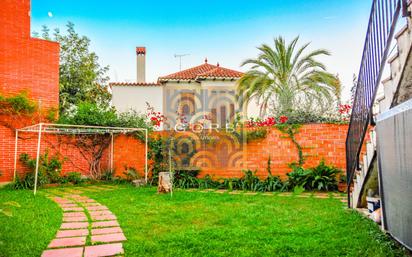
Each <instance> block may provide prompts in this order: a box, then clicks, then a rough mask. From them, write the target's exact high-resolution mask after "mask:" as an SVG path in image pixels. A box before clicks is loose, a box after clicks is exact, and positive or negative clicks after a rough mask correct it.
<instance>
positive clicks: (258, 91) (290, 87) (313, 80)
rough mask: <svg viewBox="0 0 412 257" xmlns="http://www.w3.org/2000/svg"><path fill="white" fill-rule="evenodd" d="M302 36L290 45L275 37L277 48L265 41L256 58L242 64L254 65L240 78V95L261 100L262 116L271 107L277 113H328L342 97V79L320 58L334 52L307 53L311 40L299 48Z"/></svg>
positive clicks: (259, 102) (316, 51) (317, 51)
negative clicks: (328, 69)
mask: <svg viewBox="0 0 412 257" xmlns="http://www.w3.org/2000/svg"><path fill="white" fill-rule="evenodd" d="M298 40H299V37H296V38H295V39H294V40H292V42H290V43H289V44H288V45H286V42H285V40H284V39H283V38H282V37H278V38H275V40H274V43H275V45H274V46H275V47H274V49H272V48H271V47H270V46H269V45H267V44H263V45H262V46H260V47H258V49H259V51H260V53H259V55H258V57H257V58H256V59H248V60H246V61H245V62H243V63H242V66H244V65H252V66H251V69H250V70H249V71H248V72H246V73H245V75H244V76H243V77H242V78H241V79H240V80H239V81H238V95H239V96H243V100H244V102H246V103H247V102H249V101H250V100H252V99H254V100H257V102H258V104H259V106H260V116H262V117H263V116H265V115H266V113H267V110H268V109H269V107H273V108H274V112H275V113H276V114H287V113H290V112H291V111H294V110H298V109H304V110H305V111H312V112H324V111H325V110H327V109H328V108H330V107H331V104H332V103H333V102H334V101H336V100H339V98H340V90H341V86H340V82H339V79H338V78H337V77H336V76H334V75H332V74H331V73H328V72H327V71H326V67H325V65H324V64H322V63H321V62H319V61H317V60H316V58H317V57H320V56H325V55H330V53H329V52H328V51H326V50H323V49H319V50H315V51H312V52H309V53H307V54H305V50H306V49H307V47H308V46H309V44H310V43H307V44H305V45H303V46H302V47H300V48H297V42H298Z"/></svg>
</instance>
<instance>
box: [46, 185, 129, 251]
mask: <svg viewBox="0 0 412 257" xmlns="http://www.w3.org/2000/svg"><path fill="white" fill-rule="evenodd" d="M104 189H106V190H107V189H110V188H108V187H105V188H104ZM80 193H82V191H81V190H67V191H66V192H65V193H64V194H63V195H59V196H50V195H49V196H48V197H49V198H50V199H52V200H53V201H55V202H56V203H57V204H58V205H59V206H60V208H62V210H63V223H62V224H61V227H60V230H59V231H57V233H56V236H55V239H53V240H52V241H51V242H50V244H49V245H48V247H47V249H46V250H45V251H43V254H42V255H41V256H42V257H103V256H119V255H124V250H123V244H122V242H123V241H126V240H127V239H126V237H125V236H124V234H123V231H122V229H121V228H120V225H119V223H118V222H117V218H116V216H115V215H114V214H113V213H112V212H111V211H110V210H109V209H108V208H107V207H106V206H104V205H102V204H100V203H98V202H97V201H95V200H93V199H91V198H89V197H86V196H82V195H80Z"/></svg>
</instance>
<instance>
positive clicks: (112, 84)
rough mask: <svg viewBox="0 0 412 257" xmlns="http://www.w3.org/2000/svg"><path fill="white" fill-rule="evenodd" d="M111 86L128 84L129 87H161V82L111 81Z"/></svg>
mask: <svg viewBox="0 0 412 257" xmlns="http://www.w3.org/2000/svg"><path fill="white" fill-rule="evenodd" d="M109 86H110V87H113V86H127V87H161V86H163V85H162V84H159V83H137V82H111V83H109Z"/></svg>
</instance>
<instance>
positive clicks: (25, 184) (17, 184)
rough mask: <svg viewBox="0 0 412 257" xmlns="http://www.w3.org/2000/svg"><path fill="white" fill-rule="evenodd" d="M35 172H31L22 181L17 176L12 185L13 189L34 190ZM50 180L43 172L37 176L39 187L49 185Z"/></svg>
mask: <svg viewBox="0 0 412 257" xmlns="http://www.w3.org/2000/svg"><path fill="white" fill-rule="evenodd" d="M34 177H35V175H34V172H29V173H27V174H26V175H24V177H23V178H22V179H20V178H19V176H16V180H15V181H14V182H13V183H12V184H11V186H10V187H11V188H13V189H33V188H34V179H35V178H34ZM49 183H50V180H49V178H48V177H47V176H45V175H44V174H43V173H42V172H41V171H39V173H38V176H37V186H38V187H41V186H42V185H45V184H49Z"/></svg>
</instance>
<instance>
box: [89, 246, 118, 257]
mask: <svg viewBox="0 0 412 257" xmlns="http://www.w3.org/2000/svg"><path fill="white" fill-rule="evenodd" d="M123 253H124V251H123V246H122V244H121V243H117V244H104V245H93V246H86V247H85V249H84V257H103V256H113V255H118V254H123Z"/></svg>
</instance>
